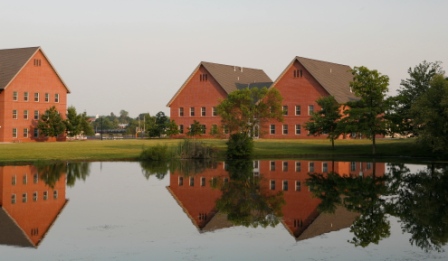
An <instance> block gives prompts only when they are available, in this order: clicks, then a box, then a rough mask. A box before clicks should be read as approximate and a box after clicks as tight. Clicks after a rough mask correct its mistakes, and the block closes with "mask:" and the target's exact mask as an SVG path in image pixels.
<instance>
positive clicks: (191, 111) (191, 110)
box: [190, 107, 194, 116]
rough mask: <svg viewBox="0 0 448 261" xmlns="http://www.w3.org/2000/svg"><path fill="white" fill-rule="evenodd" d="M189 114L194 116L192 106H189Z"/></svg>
mask: <svg viewBox="0 0 448 261" xmlns="http://www.w3.org/2000/svg"><path fill="white" fill-rule="evenodd" d="M190 116H194V107H191V108H190Z"/></svg>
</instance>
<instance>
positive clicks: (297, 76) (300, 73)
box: [294, 69, 302, 78]
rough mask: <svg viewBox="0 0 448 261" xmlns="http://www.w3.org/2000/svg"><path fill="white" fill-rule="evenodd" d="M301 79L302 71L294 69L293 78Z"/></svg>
mask: <svg viewBox="0 0 448 261" xmlns="http://www.w3.org/2000/svg"><path fill="white" fill-rule="evenodd" d="M300 77H302V70H300V69H296V70H294V78H300Z"/></svg>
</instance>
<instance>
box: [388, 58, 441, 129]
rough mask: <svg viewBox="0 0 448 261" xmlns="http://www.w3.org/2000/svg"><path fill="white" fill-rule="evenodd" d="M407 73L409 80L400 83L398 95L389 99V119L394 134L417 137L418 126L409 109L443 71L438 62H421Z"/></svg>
mask: <svg viewBox="0 0 448 261" xmlns="http://www.w3.org/2000/svg"><path fill="white" fill-rule="evenodd" d="M408 73H409V78H407V79H405V80H402V81H401V84H400V88H399V89H398V95H397V96H395V97H391V101H392V105H393V108H392V110H391V114H390V115H389V118H390V119H391V121H392V122H393V124H392V125H391V127H392V129H393V131H394V132H399V133H401V134H409V135H417V134H418V133H417V132H418V126H419V125H418V124H415V123H414V115H413V112H412V110H411V107H412V105H413V104H414V103H415V102H416V101H417V100H418V99H419V98H420V97H421V96H422V95H423V94H425V93H426V92H427V91H428V90H429V88H430V84H431V81H432V79H433V77H434V76H436V75H439V74H441V75H443V74H444V71H443V69H442V67H441V63H440V62H426V61H423V62H422V63H420V64H419V65H417V66H415V67H414V68H409V69H408Z"/></svg>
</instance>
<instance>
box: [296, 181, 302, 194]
mask: <svg viewBox="0 0 448 261" xmlns="http://www.w3.org/2000/svg"><path fill="white" fill-rule="evenodd" d="M300 190H302V184H301V183H300V181H298V180H296V191H300Z"/></svg>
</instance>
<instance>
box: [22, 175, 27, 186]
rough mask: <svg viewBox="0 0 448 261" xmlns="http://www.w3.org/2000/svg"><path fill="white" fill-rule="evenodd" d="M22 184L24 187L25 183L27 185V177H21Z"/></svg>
mask: <svg viewBox="0 0 448 261" xmlns="http://www.w3.org/2000/svg"><path fill="white" fill-rule="evenodd" d="M22 183H23V184H25V185H26V183H28V177H27V176H26V174H25V175H23V177H22Z"/></svg>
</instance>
